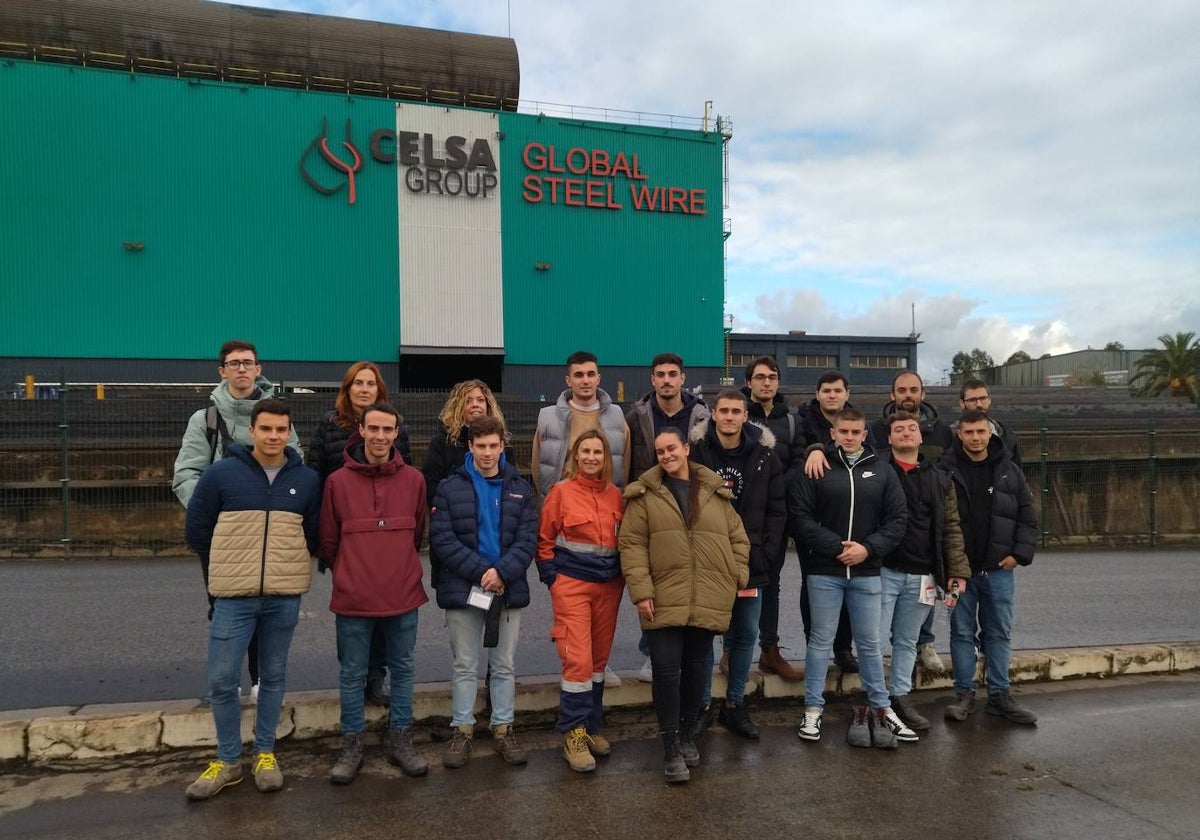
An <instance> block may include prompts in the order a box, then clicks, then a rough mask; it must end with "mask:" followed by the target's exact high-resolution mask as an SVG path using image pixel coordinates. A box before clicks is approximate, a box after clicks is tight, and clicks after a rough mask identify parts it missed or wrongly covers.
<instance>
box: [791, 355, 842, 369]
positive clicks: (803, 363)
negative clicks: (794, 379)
mask: <svg viewBox="0 0 1200 840" xmlns="http://www.w3.org/2000/svg"><path fill="white" fill-rule="evenodd" d="M787 366H788V367H790V368H824V369H827V370H828V369H833V368H836V367H837V356H820V355H810V356H793V355H790V354H789V355H788V358H787Z"/></svg>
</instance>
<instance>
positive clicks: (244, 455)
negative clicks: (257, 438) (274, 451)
mask: <svg viewBox="0 0 1200 840" xmlns="http://www.w3.org/2000/svg"><path fill="white" fill-rule="evenodd" d="M283 455H284V459H285V460H284V462H283V464H282V465H281V467H280V469H282V468H283V467H295V466H301V465H303V464H304V459H303V458H301V457H300V453H299V452H297V451H296V450H295V449H293V448H292V447H290V446H285V447H284V448H283ZM225 457H226V458H229V457H234V458H241V459H242V460H243V461H245V462H246V463H248V464H253V465H254V466H256V467H258V468H259V469H262V465H261V464H259V463H258V461H257V460H255V458H254V448H253V447H251V446H246V445H245V444H241V443H238V442H237V441H236V440H235V441H230V443H229V448H228V449H227V450H226V451H225Z"/></svg>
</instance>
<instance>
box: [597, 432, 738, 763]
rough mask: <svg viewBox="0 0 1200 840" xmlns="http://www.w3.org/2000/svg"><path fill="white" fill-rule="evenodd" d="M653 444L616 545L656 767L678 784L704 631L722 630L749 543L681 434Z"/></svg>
mask: <svg viewBox="0 0 1200 840" xmlns="http://www.w3.org/2000/svg"><path fill="white" fill-rule="evenodd" d="M654 449H655V452H656V454H657V456H658V466H656V467H653V468H651V469H650V470H647V471H646V472H645V473H643V474H642V475H641V477H639V478H638V480H637V481H634V482H632V483H630V484H629V486H628V487H626V488H625V519H624V520H623V521H622V523H621V533H620V537H619V539H618V547H619V549H620V552H621V571H622V573H623V574H624V576H625V584H626V586H627V587H628V588H629V598H630V600H631V601H633V603H634V604H635V605H636V606H637V609H638V616H639V617H640V618H641V622H642V629H643V630H645V631H646V638H647V640H648V641H649V643H650V662H651V665H652V666H653V669H654V679H653V682H652V694H653V699H654V711H655V714H656V715H657V717H658V724H659V727H660V728H661V730H662V736H663V747H664V772H665V774H666V776H667V781H669V782H684V781H687V780H688V778H689V776H690V774H689V772H688V769H687V768H688V767H694V766H696V765H697V764H699V763H700V755H699V753H698V752H697V750H696V747H695V745H694V744H693V743H692V740H691V731H692V728H693V725H694V723H695V720H696V715H697V713H698V712H699V709H700V698H701V695H702V694H703V691H704V682H705V674H704V666H705V664H706V662H707V656H708V653H709V651H711V650H712V640H713V635H714V634H716V633H721V632H724V631H725V630H726V629H727V628H728V627H729V615H730V612H731V610H732V609H733V602H734V599H735V598H736V597H737V592H738V590H739V589H741V588H742V587H744V586H745V585H746V582H747V581H748V580H749V574H750V571H749V560H750V540H749V538H748V537H747V536H746V530H745V528H743V527H742V520H741V519H740V518H739V517H738V515H737V513H736V512H735V511H734V509H733V506H732V504H730V500H731V499H732V494H731V493H730V492H729V490H728V489H726V488H725V486H724V482H723V481H722V480H721V478H720V476H718V475H717V474H716V473H715V472H713V471H712V470H710V469H708V468H707V467H703V466H700V465H699V464H695V463H691V462H689V461H688V460H687V456H688V453H689V451H690V449H689V447H688V444H687V442H686V441H685V440H684V438H683V435H682V433H680V432H679V431H678V430H677V429H674V428H672V427H668V428H665V429H664V430H663V431H662V432H661V433H660V434H659V435H658V437H657V438H655V440H654Z"/></svg>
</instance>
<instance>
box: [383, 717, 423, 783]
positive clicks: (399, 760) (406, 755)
mask: <svg viewBox="0 0 1200 840" xmlns="http://www.w3.org/2000/svg"><path fill="white" fill-rule="evenodd" d="M387 757H388V764H390V765H392V766H393V767H399V768H400V772H401V773H403V774H404V775H405V776H424V775H425V774H426V773H428V772H429V762H428V761H426V760H425V756H423V755H421V754H420V753H419V752H417V748H416V747H414V746H413V742H412V727H411V726H406V727H404V728H403V729H389V730H388V735H387Z"/></svg>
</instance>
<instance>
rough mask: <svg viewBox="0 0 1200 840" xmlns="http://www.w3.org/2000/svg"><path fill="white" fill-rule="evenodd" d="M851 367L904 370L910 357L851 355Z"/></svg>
mask: <svg viewBox="0 0 1200 840" xmlns="http://www.w3.org/2000/svg"><path fill="white" fill-rule="evenodd" d="M850 367H852V368H886V369H892V370H903V369H904V368H906V367H908V358H907V357H906V356H851V357H850Z"/></svg>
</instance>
